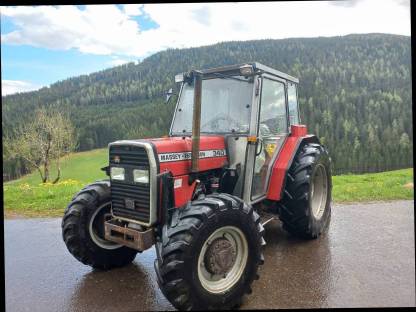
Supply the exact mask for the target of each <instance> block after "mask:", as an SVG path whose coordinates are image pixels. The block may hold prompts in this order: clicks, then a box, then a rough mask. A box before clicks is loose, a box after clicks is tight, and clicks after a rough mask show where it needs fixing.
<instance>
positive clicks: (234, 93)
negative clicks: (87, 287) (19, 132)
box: [62, 63, 332, 310]
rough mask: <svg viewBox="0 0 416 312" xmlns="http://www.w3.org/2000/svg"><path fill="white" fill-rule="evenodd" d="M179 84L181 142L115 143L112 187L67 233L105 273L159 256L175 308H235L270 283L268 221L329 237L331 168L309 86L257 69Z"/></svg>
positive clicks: (67, 219)
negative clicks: (261, 269) (304, 103)
mask: <svg viewBox="0 0 416 312" xmlns="http://www.w3.org/2000/svg"><path fill="white" fill-rule="evenodd" d="M175 81H176V82H178V83H181V86H180V92H179V94H178V100H177V104H176V109H175V112H174V115H173V118H172V123H171V127H170V130H169V135H168V136H166V137H163V138H153V139H138V140H120V141H115V142H112V143H110V144H109V146H108V147H109V158H108V161H109V163H108V166H106V167H105V168H103V170H105V171H106V173H107V175H108V176H109V179H107V180H103V181H97V182H95V183H93V184H90V185H88V186H86V187H85V188H83V189H82V190H81V191H80V192H79V193H78V194H77V195H76V196H75V197H74V198H73V200H72V201H71V203H69V205H68V208H67V209H66V211H65V214H64V217H63V220H62V235H63V238H64V241H65V243H66V246H67V248H68V250H69V251H70V253H71V254H72V255H73V256H74V257H75V258H77V259H78V260H79V261H80V262H82V263H84V264H86V265H90V266H92V267H94V268H99V269H110V268H114V267H121V266H125V265H127V264H129V263H130V262H132V261H133V260H134V259H135V257H136V254H137V253H138V252H142V251H144V250H146V249H149V248H151V247H152V246H155V249H156V259H155V270H156V276H157V282H158V284H159V287H160V288H161V290H162V292H163V294H164V295H165V296H166V298H167V299H168V300H169V301H170V302H171V303H172V305H173V306H174V307H176V308H178V309H181V310H190V309H197V310H201V309H203V310H206V309H229V308H234V307H236V306H238V304H239V303H240V302H241V298H242V296H243V295H244V294H246V293H250V287H251V284H252V282H253V280H254V279H257V278H258V274H257V270H258V266H259V265H261V264H263V262H264V258H263V254H262V249H263V246H264V245H265V244H266V242H265V240H264V237H263V236H264V230H265V229H264V225H265V224H266V223H268V222H269V221H271V220H273V219H277V218H279V219H280V220H281V222H282V225H283V228H284V229H285V230H287V231H288V232H289V233H291V234H292V235H296V236H298V237H303V238H306V239H313V238H317V237H318V236H319V235H321V233H323V232H324V231H325V230H326V229H327V226H328V224H329V220H330V214H331V189H332V182H331V159H330V157H329V154H328V151H327V150H326V148H325V147H324V146H323V145H322V144H320V142H319V139H318V138H317V137H316V136H315V135H312V134H307V130H306V126H304V125H300V118H299V106H298V99H297V93H298V90H297V86H298V83H299V81H298V79H297V78H294V77H292V76H290V75H287V74H285V73H282V72H280V71H277V70H275V69H272V68H269V67H267V66H264V65H262V64H259V63H245V64H238V65H231V66H224V67H219V68H212V69H204V70H191V71H189V72H186V73H182V74H179V75H177V76H176V77H175ZM170 93H171V92H170Z"/></svg>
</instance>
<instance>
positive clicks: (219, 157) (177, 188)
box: [149, 125, 308, 207]
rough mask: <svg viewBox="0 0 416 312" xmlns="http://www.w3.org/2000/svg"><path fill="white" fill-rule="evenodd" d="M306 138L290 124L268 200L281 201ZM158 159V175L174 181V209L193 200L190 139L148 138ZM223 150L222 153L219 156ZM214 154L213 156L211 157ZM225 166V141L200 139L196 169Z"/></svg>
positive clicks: (303, 129)
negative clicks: (189, 179)
mask: <svg viewBox="0 0 416 312" xmlns="http://www.w3.org/2000/svg"><path fill="white" fill-rule="evenodd" d="M305 137H308V135H307V129H306V126H303V125H292V126H291V134H290V135H289V137H288V138H287V139H286V141H285V142H284V144H283V147H282V149H281V151H280V152H279V155H278V156H277V158H276V161H275V163H274V165H273V168H272V172H271V176H270V183H269V188H268V191H267V194H266V195H267V199H270V200H275V201H277V200H280V199H281V193H282V189H283V186H284V182H285V177H286V172H287V170H288V169H289V166H290V165H291V160H292V159H293V157H294V155H295V153H296V151H297V149H298V146H299V143H300V142H301V141H302V140H303V139H304V138H305ZM149 141H151V142H152V143H153V144H154V145H155V147H156V152H157V157H158V158H159V168H160V172H161V173H163V172H165V171H170V172H171V173H172V175H173V176H174V178H175V181H174V193H175V207H180V206H182V205H184V204H186V203H187V202H188V201H189V200H190V199H191V197H192V194H193V191H194V189H195V185H196V183H195V182H194V183H192V184H191V185H189V183H188V178H189V172H190V169H191V159H190V156H191V155H190V154H191V150H192V139H191V138H189V137H184V138H183V137H167V138H160V139H150V140H149ZM221 151H223V154H221ZM213 152H215V154H213ZM226 165H227V156H226V155H225V141H224V137H223V136H201V138H200V158H199V170H200V171H201V172H202V171H207V170H212V169H218V168H221V167H224V166H226Z"/></svg>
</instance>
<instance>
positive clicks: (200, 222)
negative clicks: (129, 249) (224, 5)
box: [155, 194, 265, 310]
mask: <svg viewBox="0 0 416 312" xmlns="http://www.w3.org/2000/svg"><path fill="white" fill-rule="evenodd" d="M263 232H264V229H263V227H262V225H261V223H260V217H259V215H258V214H257V213H256V212H255V211H254V209H253V207H251V206H248V205H246V204H245V203H244V202H243V201H242V200H241V199H239V198H237V197H234V196H231V195H228V194H212V195H208V196H206V197H205V198H204V199H199V200H196V201H193V202H191V203H189V204H188V205H187V206H186V207H184V208H179V209H177V210H175V211H174V212H173V215H172V218H171V220H170V222H169V223H168V224H167V225H165V226H164V227H163V231H162V237H161V238H160V240H159V241H158V242H157V243H156V252H157V260H156V261H155V269H156V273H157V277H158V284H159V286H160V288H161V290H162V292H163V293H164V295H165V296H166V297H167V299H168V300H169V301H170V302H171V303H172V304H173V306H175V307H176V308H177V309H180V310H189V309H192V310H195V309H196V310H199V309H227V308H233V307H235V306H237V305H238V304H240V303H241V298H242V296H243V295H244V294H245V293H250V292H251V288H250V286H251V283H252V282H253V280H254V279H255V278H257V277H258V276H257V268H258V266H259V264H262V263H263V256H262V253H261V247H262V246H263V245H264V244H265V241H264V239H263Z"/></svg>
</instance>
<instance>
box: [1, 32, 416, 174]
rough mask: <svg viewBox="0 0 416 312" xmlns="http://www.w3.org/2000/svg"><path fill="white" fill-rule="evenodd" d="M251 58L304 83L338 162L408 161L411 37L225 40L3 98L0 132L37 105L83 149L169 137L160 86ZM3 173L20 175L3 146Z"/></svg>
mask: <svg viewBox="0 0 416 312" xmlns="http://www.w3.org/2000/svg"><path fill="white" fill-rule="evenodd" d="M248 61H257V62H260V63H263V64H265V65H268V66H270V67H273V68H276V69H278V70H280V71H283V72H286V73H288V74H290V75H293V76H296V77H298V78H299V79H300V87H299V96H300V109H301V117H302V121H303V123H304V124H307V125H308V128H309V132H311V133H315V134H317V135H318V136H319V137H320V139H321V140H322V142H323V143H324V144H325V145H327V146H328V148H329V150H330V153H331V156H332V160H333V163H334V168H335V169H336V170H342V171H348V170H350V171H377V170H382V169H390V168H399V167H409V166H412V144H413V133H412V94H411V44H410V37H406V36H396V35H385V34H367V35H348V36H342V37H330V38H323V37H319V38H297V39H282V40H255V41H244V42H224V43H219V44H215V45H211V46H205V47H200V48H191V49H171V50H167V51H163V52H159V53H156V54H154V55H152V56H150V57H148V58H146V59H144V60H143V61H142V62H141V63H139V64H135V63H130V64H126V65H122V66H118V67H114V68H111V69H107V70H104V71H100V72H97V73H93V74H90V75H84V76H80V77H75V78H70V79H67V80H64V81H60V82H57V83H55V84H52V85H51V86H50V87H48V88H42V89H40V90H39V91H34V92H28V93H23V94H15V95H9V96H6V97H3V98H2V112H3V117H2V126H3V138H4V137H5V136H10V137H13V135H14V133H15V130H16V129H17V127H18V125H19V124H22V123H24V122H26V121H27V120H29V119H30V118H31V117H32V113H33V112H34V110H35V109H36V108H37V107H40V106H57V107H59V109H60V110H62V111H67V112H68V113H69V114H70V117H71V120H72V122H73V123H74V125H75V127H76V128H77V130H78V144H79V150H89V149H93V148H97V147H104V146H106V145H107V144H108V143H109V142H110V141H114V140H117V139H122V138H123V139H129V138H142V137H155V136H160V135H164V134H167V132H168V129H169V125H170V120H171V114H172V111H173V107H174V101H172V102H171V103H170V104H168V105H165V104H164V91H165V90H167V89H169V88H170V87H173V86H174V82H173V79H174V75H175V74H177V73H179V72H183V71H186V70H189V69H191V68H208V67H214V66H221V65H226V64H234V63H243V62H248ZM3 155H4V157H6V158H5V159H4V163H3V173H4V174H8V175H11V176H16V175H18V174H19V173H20V172H22V171H25V168H23V167H22V164H21V163H20V162H15V161H9V160H8V159H7V156H5V155H7V151H3Z"/></svg>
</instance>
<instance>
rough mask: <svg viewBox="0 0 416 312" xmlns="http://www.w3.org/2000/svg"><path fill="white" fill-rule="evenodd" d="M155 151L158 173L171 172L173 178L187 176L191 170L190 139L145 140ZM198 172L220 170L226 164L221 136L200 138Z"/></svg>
mask: <svg viewBox="0 0 416 312" xmlns="http://www.w3.org/2000/svg"><path fill="white" fill-rule="evenodd" d="M146 141H148V142H151V143H152V145H153V146H154V147H155V150H156V153H157V155H156V158H157V160H158V162H159V172H164V171H171V172H172V174H173V175H174V176H177V175H184V174H188V173H189V172H190V170H191V151H192V139H191V138H190V137H166V138H157V139H147V140H146ZM199 159H200V160H199V170H200V171H206V170H211V169H216V168H221V167H223V166H224V165H226V164H227V155H226V150H225V142H224V137H223V136H201V138H200V152H199Z"/></svg>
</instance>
